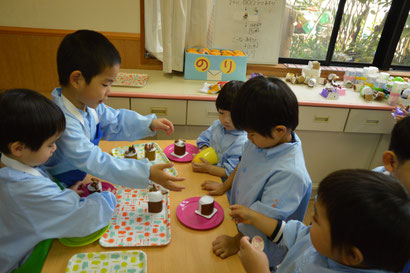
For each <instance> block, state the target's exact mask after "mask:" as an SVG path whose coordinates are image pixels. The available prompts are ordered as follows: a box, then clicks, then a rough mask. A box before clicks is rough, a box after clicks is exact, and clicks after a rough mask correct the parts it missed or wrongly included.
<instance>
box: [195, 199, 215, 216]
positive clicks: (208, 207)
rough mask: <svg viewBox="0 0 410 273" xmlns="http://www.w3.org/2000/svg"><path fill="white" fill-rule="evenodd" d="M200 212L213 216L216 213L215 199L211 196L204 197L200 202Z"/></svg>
mask: <svg viewBox="0 0 410 273" xmlns="http://www.w3.org/2000/svg"><path fill="white" fill-rule="evenodd" d="M198 211H199V212H200V213H201V214H202V215H211V214H212V212H213V211H214V199H213V198H212V197H211V196H209V195H205V196H202V197H201V199H199V201H198Z"/></svg>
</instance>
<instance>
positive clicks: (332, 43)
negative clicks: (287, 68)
mask: <svg viewBox="0 0 410 273" xmlns="http://www.w3.org/2000/svg"><path fill="white" fill-rule="evenodd" d="M409 9H410V1H402V0H286V11H285V12H286V15H285V17H286V19H285V24H286V26H287V28H285V32H284V37H283V38H282V39H283V42H282V45H281V51H280V56H281V58H279V62H281V63H299V64H305V63H307V62H308V60H319V61H320V62H321V63H322V64H324V65H345V66H365V65H375V66H378V67H379V68H381V69H389V68H390V67H393V68H400V69H403V68H404V69H410V19H409ZM406 20H407V21H406ZM398 66H400V67H398Z"/></svg>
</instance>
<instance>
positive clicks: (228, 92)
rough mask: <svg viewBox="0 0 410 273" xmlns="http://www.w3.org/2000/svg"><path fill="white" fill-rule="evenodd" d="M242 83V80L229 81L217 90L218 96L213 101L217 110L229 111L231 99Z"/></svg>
mask: <svg viewBox="0 0 410 273" xmlns="http://www.w3.org/2000/svg"><path fill="white" fill-rule="evenodd" d="M243 84H244V82H242V81H230V82H227V83H225V84H224V86H222V89H221V90H220V91H219V92H218V97H217V98H216V102H215V105H216V108H217V109H218V110H219V109H220V110H226V111H231V109H232V103H233V99H234V98H235V96H236V94H237V93H238V91H239V89H240V88H241V87H242V86H243Z"/></svg>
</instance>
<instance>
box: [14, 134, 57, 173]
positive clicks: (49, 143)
mask: <svg viewBox="0 0 410 273" xmlns="http://www.w3.org/2000/svg"><path fill="white" fill-rule="evenodd" d="M60 136H61V133H56V134H55V135H53V136H52V137H50V138H49V139H47V140H46V141H44V142H43V145H41V147H40V149H38V150H37V151H32V150H31V149H30V148H28V147H25V148H24V150H23V153H22V156H21V157H20V161H21V162H22V163H24V164H26V165H28V166H31V167H36V166H40V165H42V164H44V163H46V162H47V160H48V159H49V158H50V157H51V156H52V155H53V153H54V151H55V150H56V149H57V146H56V141H57V140H58V139H59V138H60Z"/></svg>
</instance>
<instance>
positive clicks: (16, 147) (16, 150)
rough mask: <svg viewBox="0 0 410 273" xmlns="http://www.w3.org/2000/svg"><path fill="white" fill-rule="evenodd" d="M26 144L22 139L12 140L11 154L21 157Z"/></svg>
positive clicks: (10, 145)
mask: <svg viewBox="0 0 410 273" xmlns="http://www.w3.org/2000/svg"><path fill="white" fill-rule="evenodd" d="M25 148H26V145H24V143H22V142H20V141H16V142H12V143H10V144H9V149H10V154H12V155H14V156H16V157H20V156H21V155H22V154H23V151H24V149H25Z"/></svg>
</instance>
